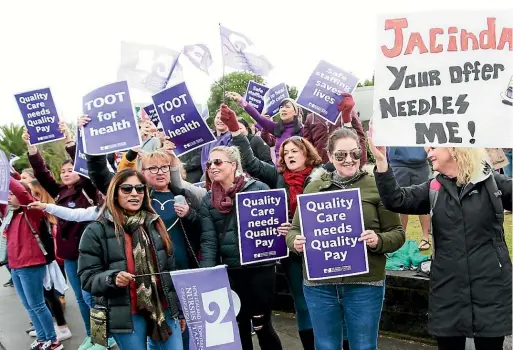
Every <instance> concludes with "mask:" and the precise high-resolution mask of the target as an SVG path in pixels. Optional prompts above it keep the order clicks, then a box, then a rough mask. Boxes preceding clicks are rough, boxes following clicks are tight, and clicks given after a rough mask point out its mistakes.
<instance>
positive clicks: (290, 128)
mask: <svg viewBox="0 0 513 350" xmlns="http://www.w3.org/2000/svg"><path fill="white" fill-rule="evenodd" d="M240 105H241V106H242V107H244V110H245V111H246V112H248V114H249V115H250V116H251V118H253V119H254V120H255V122H257V123H258V124H257V125H259V126H261V127H262V129H264V130H265V131H267V132H268V133H270V134H272V135H274V128H276V126H277V125H278V123H277V122H275V121H273V120H271V119H267V118H266V117H264V116H263V115H261V114H260V113H258V111H257V110H256V109H255V107H253V106H252V105H250V104H249V103H247V102H246V101H245V100H241V102H240ZM283 127H284V129H283V133H282V134H281V136H276V135H274V136H276V145H275V146H274V147H275V148H274V152H275V155H276V163H277V162H278V159H279V157H280V146H281V144H282V143H283V141H285V140H286V139H288V138H289V137H291V136H294V122H293V121H292V122H290V123H287V124H283ZM302 135H303V128H301V132H300V136H302Z"/></svg>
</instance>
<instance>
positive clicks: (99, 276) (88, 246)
mask: <svg viewBox="0 0 513 350" xmlns="http://www.w3.org/2000/svg"><path fill="white" fill-rule="evenodd" d="M106 198H107V201H106V205H105V206H104V207H103V210H102V213H101V216H100V218H99V219H98V221H97V222H94V223H91V224H90V225H89V226H88V227H87V228H86V229H85V231H84V234H83V236H82V240H81V241H80V247H79V249H80V257H79V262H78V266H79V272H78V273H79V275H80V279H81V281H82V285H83V286H84V289H85V290H87V291H88V292H90V293H91V294H92V295H94V296H95V297H97V298H96V302H97V304H98V305H100V306H104V307H107V314H108V315H107V321H106V322H107V323H108V324H107V325H105V327H106V328H107V329H108V331H109V333H110V334H112V335H113V336H114V338H115V340H116V342H117V344H118V346H119V348H120V349H121V350H126V349H146V346H147V337H149V343H150V346H153V347H155V348H158V349H165V350H182V349H183V344H182V336H181V327H182V328H183V327H185V323H184V322H182V321H180V322H179V320H178V317H179V316H180V309H179V306H178V297H177V295H176V291H175V289H174V286H173V282H172V280H171V276H170V275H169V273H162V272H167V271H173V270H175V256H174V248H173V244H172V242H171V239H170V238H169V235H168V234H167V231H166V227H165V225H164V223H163V221H162V219H160V218H159V216H158V215H157V214H156V212H155V211H154V210H153V208H152V207H151V203H150V195H149V193H148V188H147V185H146V180H145V178H144V176H143V175H142V174H141V173H139V172H136V171H134V170H131V169H126V170H122V171H121V172H119V173H117V174H116V175H114V177H113V178H112V181H111V182H110V185H109V188H108V190H107V196H106Z"/></svg>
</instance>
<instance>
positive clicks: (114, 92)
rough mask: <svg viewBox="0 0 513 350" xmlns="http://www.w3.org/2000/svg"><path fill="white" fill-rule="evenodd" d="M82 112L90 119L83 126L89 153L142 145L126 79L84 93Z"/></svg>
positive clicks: (85, 145) (107, 152)
mask: <svg viewBox="0 0 513 350" xmlns="http://www.w3.org/2000/svg"><path fill="white" fill-rule="evenodd" d="M83 111H84V114H87V115H88V116H89V118H91V121H90V122H89V123H88V124H87V125H85V126H84V135H83V136H84V142H83V143H84V152H85V153H86V154H91V155H102V154H109V153H112V152H117V151H123V150H126V149H129V148H132V147H138V146H140V145H141V135H140V134H139V125H138V123H137V120H136V117H135V115H134V110H133V109H132V102H131V101H130V93H129V91H128V84H127V82H126V81H119V82H116V83H112V84H109V85H105V86H102V87H101V88H98V89H96V90H94V91H92V92H90V93H89V94H87V95H86V96H84V98H83Z"/></svg>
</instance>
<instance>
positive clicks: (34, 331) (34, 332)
mask: <svg viewBox="0 0 513 350" xmlns="http://www.w3.org/2000/svg"><path fill="white" fill-rule="evenodd" d="M28 335H30V336H31V337H34V338H35V337H36V336H37V333H36V330H33V331H30V332H29V333H28Z"/></svg>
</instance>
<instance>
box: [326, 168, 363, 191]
mask: <svg viewBox="0 0 513 350" xmlns="http://www.w3.org/2000/svg"><path fill="white" fill-rule="evenodd" d="M366 174H367V172H366V171H363V170H357V171H356V173H355V174H354V175H353V176H351V177H344V176H340V175H339V174H338V173H337V172H336V171H334V172H333V173H332V181H333V183H334V184H336V185H337V186H338V187H340V188H346V187H347V186H348V185H351V184H352V183H354V182H356V181H358V180H359V179H360V178H361V177H362V176H363V175H366Z"/></svg>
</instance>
